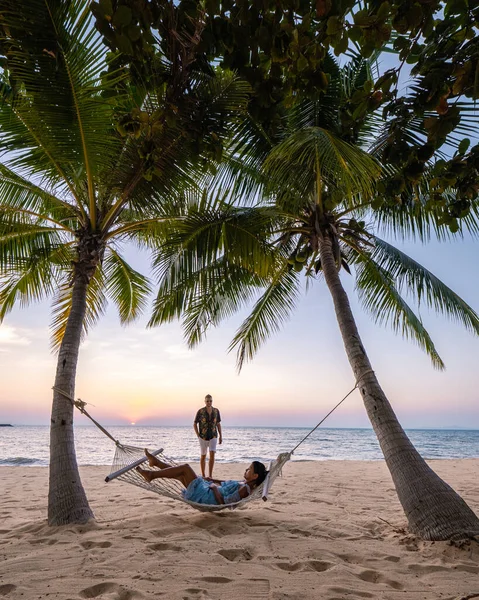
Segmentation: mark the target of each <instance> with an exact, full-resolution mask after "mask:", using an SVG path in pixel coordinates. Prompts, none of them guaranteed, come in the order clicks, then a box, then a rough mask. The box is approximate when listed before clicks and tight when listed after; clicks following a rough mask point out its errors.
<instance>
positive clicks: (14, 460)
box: [0, 456, 45, 467]
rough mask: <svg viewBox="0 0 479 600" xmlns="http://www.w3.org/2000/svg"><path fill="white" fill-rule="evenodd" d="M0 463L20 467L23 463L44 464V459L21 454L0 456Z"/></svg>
mask: <svg viewBox="0 0 479 600" xmlns="http://www.w3.org/2000/svg"><path fill="white" fill-rule="evenodd" d="M0 465H3V466H7V467H8V466H10V467H22V466H25V465H45V461H44V460H41V459H39V458H25V457H23V456H13V457H8V458H0Z"/></svg>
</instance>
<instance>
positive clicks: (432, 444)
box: [0, 426, 479, 466]
mask: <svg viewBox="0 0 479 600" xmlns="http://www.w3.org/2000/svg"><path fill="white" fill-rule="evenodd" d="M107 429H108V431H109V432H110V433H111V434H112V435H113V436H114V437H115V439H117V440H119V441H120V442H121V443H123V444H126V445H131V446H139V447H140V448H143V447H147V448H150V449H155V450H156V449H159V448H163V450H164V453H165V454H166V455H167V456H169V457H171V458H174V459H175V460H176V461H178V462H191V461H194V462H196V461H198V459H199V448H198V442H197V439H196V436H195V434H194V431H193V428H192V427H136V426H134V427H133V426H130V427H111V428H107ZM308 432H309V429H307V428H304V429H303V428H300V427H297V428H286V427H227V428H224V432H223V444H222V445H221V446H218V451H217V453H216V460H217V462H241V463H247V462H251V461H252V460H262V461H268V460H270V459H272V458H275V457H276V456H277V455H278V454H279V453H280V452H285V451H290V450H292V449H293V448H294V447H295V446H296V444H298V443H299V442H300V441H301V440H302V439H303V438H304V436H306V435H307V434H308ZM407 433H408V436H409V438H410V439H411V441H412V442H413V444H414V445H415V446H416V448H417V449H418V450H419V452H420V453H421V454H422V456H423V457H424V458H426V459H434V458H444V459H450V458H478V457H479V430H449V429H447V430H446V429H411V430H408V431H407ZM75 446H76V453H77V460H78V464H79V465H104V466H107V465H111V463H112V460H113V456H114V452H115V444H114V443H113V442H112V441H111V440H110V439H109V438H108V437H106V436H105V435H104V434H103V433H102V432H101V431H100V430H98V429H97V428H96V427H75ZM48 455H49V428H48V427H47V426H36V427H30V426H16V427H0V466H2V465H3V466H7V465H9V466H12V465H19V466H48V460H49V457H48ZM380 459H382V454H381V450H380V448H379V444H378V441H377V439H376V436H375V435H374V432H373V431H372V429H330V428H319V429H317V430H316V431H315V432H314V433H313V434H312V435H311V436H310V437H309V438H308V439H307V440H306V441H305V442H304V443H302V444H301V446H299V448H298V449H297V450H296V451H295V453H294V455H293V460H380Z"/></svg>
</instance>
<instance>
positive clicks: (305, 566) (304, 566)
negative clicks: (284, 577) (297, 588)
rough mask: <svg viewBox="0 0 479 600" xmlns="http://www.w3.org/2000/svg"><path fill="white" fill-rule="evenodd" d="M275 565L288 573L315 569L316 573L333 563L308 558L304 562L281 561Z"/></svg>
mask: <svg viewBox="0 0 479 600" xmlns="http://www.w3.org/2000/svg"><path fill="white" fill-rule="evenodd" d="M276 566H277V567H278V568H279V569H281V570H282V571H287V572H288V573H294V572H295V571H316V573H324V571H328V570H329V569H331V568H332V567H334V564H333V563H330V562H327V561H324V560H308V561H306V562H297V563H290V562H288V563H285V562H281V563H276Z"/></svg>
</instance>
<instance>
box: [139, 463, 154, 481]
mask: <svg viewBox="0 0 479 600" xmlns="http://www.w3.org/2000/svg"><path fill="white" fill-rule="evenodd" d="M135 471H138V473H139V474H140V475H141V476H142V477H143V479H145V480H146V481H148V483H151V480H152V479H153V475H154V473H152V472H151V471H146V470H145V469H141V468H140V467H136V469H135Z"/></svg>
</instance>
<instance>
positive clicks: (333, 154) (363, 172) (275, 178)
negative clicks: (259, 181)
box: [264, 127, 380, 202]
mask: <svg viewBox="0 0 479 600" xmlns="http://www.w3.org/2000/svg"><path fill="white" fill-rule="evenodd" d="M264 168H265V172H266V175H267V176H268V177H270V179H271V181H272V182H274V186H275V187H277V188H279V189H293V190H296V192H297V194H298V195H300V196H303V197H304V196H310V195H311V194H313V193H314V191H315V186H316V185H317V182H318V180H319V181H321V183H322V185H324V186H326V187H327V189H328V190H330V191H333V190H337V191H339V192H341V193H342V194H343V195H344V197H345V198H346V199H347V200H349V201H350V202H352V201H353V198H355V197H358V196H359V195H362V196H366V197H371V196H372V194H373V191H374V186H375V181H376V180H377V178H378V177H379V174H380V168H379V165H378V163H377V162H376V161H375V160H374V159H372V158H371V157H370V156H369V155H368V154H366V153H365V152H363V151H362V150H360V149H358V148H355V147H354V146H351V145H350V144H347V143H346V142H343V141H342V140H340V139H338V138H337V137H335V136H334V135H333V134H331V132H329V131H327V130H325V129H322V128H319V127H309V128H306V129H303V130H301V131H298V132H296V133H295V134H293V135H291V136H290V137H289V138H288V139H286V140H285V141H284V142H282V143H281V144H279V145H278V146H276V147H275V148H274V149H273V150H272V152H271V153H270V155H269V156H268V158H267V159H266V161H265V164H264Z"/></svg>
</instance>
